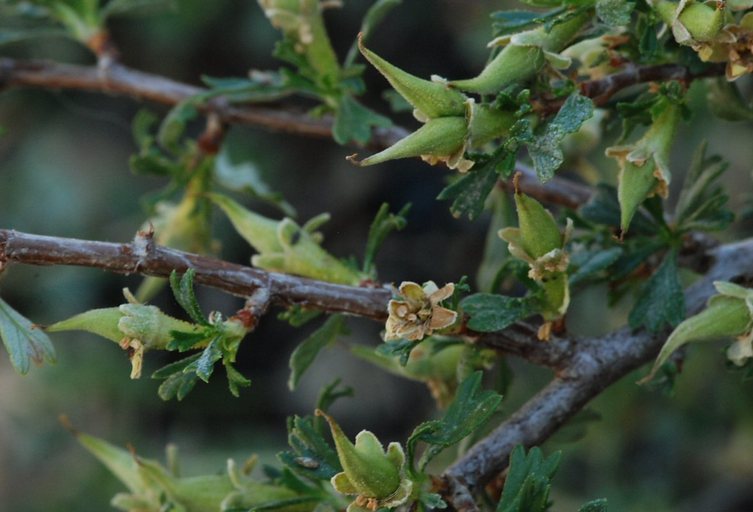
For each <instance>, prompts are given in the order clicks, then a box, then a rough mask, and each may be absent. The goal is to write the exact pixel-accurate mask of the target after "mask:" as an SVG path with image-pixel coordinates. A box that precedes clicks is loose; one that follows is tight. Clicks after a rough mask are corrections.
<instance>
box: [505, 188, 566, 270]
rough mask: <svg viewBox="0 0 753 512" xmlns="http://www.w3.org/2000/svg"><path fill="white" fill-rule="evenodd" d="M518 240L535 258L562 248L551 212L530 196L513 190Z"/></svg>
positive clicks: (558, 230) (560, 234) (561, 239)
mask: <svg viewBox="0 0 753 512" xmlns="http://www.w3.org/2000/svg"><path fill="white" fill-rule="evenodd" d="M515 206H516V208H517V210H518V224H519V226H520V241H521V243H522V245H523V249H524V250H525V251H526V252H527V253H528V255H529V256H530V257H531V258H533V259H537V258H540V257H541V256H543V255H545V254H546V253H548V252H550V251H553V250H554V249H561V248H562V242H563V238H562V233H561V232H560V228H559V226H558V225H557V222H556V221H555V220H554V217H552V214H551V213H549V211H548V210H546V209H545V208H544V206H543V205H542V204H541V203H539V202H538V201H537V200H535V199H533V198H532V197H528V196H527V195H525V194H522V193H520V192H515Z"/></svg>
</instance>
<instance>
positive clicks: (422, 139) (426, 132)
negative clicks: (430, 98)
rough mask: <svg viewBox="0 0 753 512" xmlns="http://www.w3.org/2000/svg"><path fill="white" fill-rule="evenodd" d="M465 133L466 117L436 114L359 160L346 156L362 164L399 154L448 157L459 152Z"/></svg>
mask: <svg viewBox="0 0 753 512" xmlns="http://www.w3.org/2000/svg"><path fill="white" fill-rule="evenodd" d="M467 135H468V125H467V121H466V119H465V117H438V118H435V119H429V120H428V121H427V122H426V124H424V125H423V126H421V128H419V129H418V130H416V131H415V132H413V133H411V134H410V135H408V136H407V137H405V138H403V139H400V140H399V141H397V142H396V143H395V144H393V145H392V146H390V147H388V148H387V149H385V150H383V151H380V152H379V153H376V154H375V155H371V156H370V157H368V158H364V159H363V160H360V161H359V160H356V159H355V158H354V157H349V158H348V159H349V160H350V161H351V162H352V163H354V164H356V165H359V166H361V167H365V166H368V165H374V164H381V163H383V162H387V161H389V160H397V159H398V158H411V157H417V156H421V157H424V156H430V157H436V158H450V157H452V156H454V155H457V154H458V153H460V156H462V152H463V151H464V149H465V142H466V137H467Z"/></svg>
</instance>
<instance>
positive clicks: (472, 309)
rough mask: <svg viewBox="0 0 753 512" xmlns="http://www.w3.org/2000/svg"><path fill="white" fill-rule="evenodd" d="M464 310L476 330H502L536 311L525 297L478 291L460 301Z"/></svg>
mask: <svg viewBox="0 0 753 512" xmlns="http://www.w3.org/2000/svg"><path fill="white" fill-rule="evenodd" d="M460 306H461V307H462V308H463V311H464V312H465V313H466V314H468V316H470V320H468V324H467V325H468V327H469V328H470V329H472V330H474V331H476V332H496V331H501V330H502V329H505V328H507V327H509V326H510V325H512V324H514V323H515V322H517V321H518V320H522V319H524V318H526V317H528V316H531V315H532V314H534V313H535V312H536V311H535V309H534V308H533V304H532V302H531V301H530V300H529V299H527V298H525V297H508V296H505V295H495V294H491V293H477V294H475V295H471V296H470V297H466V298H465V299H463V300H462V301H461V302H460Z"/></svg>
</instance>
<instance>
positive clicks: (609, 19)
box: [596, 0, 635, 28]
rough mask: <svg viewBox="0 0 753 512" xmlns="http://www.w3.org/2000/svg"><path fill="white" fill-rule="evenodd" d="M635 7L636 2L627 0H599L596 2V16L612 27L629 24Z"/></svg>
mask: <svg viewBox="0 0 753 512" xmlns="http://www.w3.org/2000/svg"><path fill="white" fill-rule="evenodd" d="M633 9H635V2H628V1H627V0H598V1H597V2H596V16H598V17H599V19H600V20H601V21H602V22H604V23H605V24H606V25H608V26H609V27H612V28H616V27H622V26H625V25H628V24H629V23H630V15H631V14H632V13H633Z"/></svg>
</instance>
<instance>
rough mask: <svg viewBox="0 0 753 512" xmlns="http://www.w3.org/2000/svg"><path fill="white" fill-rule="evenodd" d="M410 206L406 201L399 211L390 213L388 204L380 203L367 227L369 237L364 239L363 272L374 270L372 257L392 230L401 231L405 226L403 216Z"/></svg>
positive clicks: (406, 213)
mask: <svg viewBox="0 0 753 512" xmlns="http://www.w3.org/2000/svg"><path fill="white" fill-rule="evenodd" d="M410 207H411V205H410V203H408V204H406V205H405V206H403V207H402V208H401V209H400V211H399V212H397V213H390V205H389V204H387V203H382V206H381V207H380V208H379V211H378V212H377V214H376V217H374V221H373V222H372V223H371V227H370V228H369V238H368V240H367V241H366V252H365V254H364V256H363V271H364V272H366V273H369V274H370V273H372V272H373V271H374V258H375V257H376V254H377V252H378V251H379V248H380V247H381V246H382V243H384V240H385V239H386V238H387V235H389V234H390V233H391V232H392V231H401V230H402V229H403V228H405V226H406V224H407V223H408V221H407V220H406V219H405V216H406V215H408V211H409V210H410Z"/></svg>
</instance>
